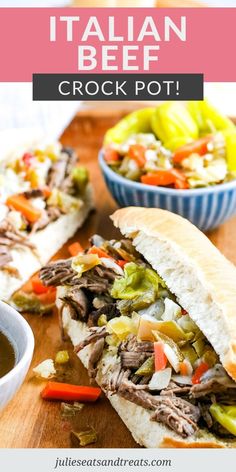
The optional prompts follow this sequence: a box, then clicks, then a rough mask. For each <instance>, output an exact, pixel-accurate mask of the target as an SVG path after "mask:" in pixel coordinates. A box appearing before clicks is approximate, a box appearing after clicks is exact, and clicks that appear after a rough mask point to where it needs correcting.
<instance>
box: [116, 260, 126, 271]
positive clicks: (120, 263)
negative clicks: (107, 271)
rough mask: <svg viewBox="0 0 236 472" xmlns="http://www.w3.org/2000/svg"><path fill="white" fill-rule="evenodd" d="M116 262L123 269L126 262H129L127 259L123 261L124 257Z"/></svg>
mask: <svg viewBox="0 0 236 472" xmlns="http://www.w3.org/2000/svg"><path fill="white" fill-rule="evenodd" d="M116 263H117V264H118V265H119V266H120V267H121V269H123V268H124V266H125V264H127V261H123V260H122V259H119V260H118V261H116Z"/></svg>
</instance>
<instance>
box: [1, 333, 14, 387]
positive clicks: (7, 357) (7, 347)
mask: <svg viewBox="0 0 236 472" xmlns="http://www.w3.org/2000/svg"><path fill="white" fill-rule="evenodd" d="M14 365H15V351H14V348H13V346H12V344H11V343H10V341H9V340H8V338H7V336H6V335H5V334H4V333H2V332H1V331H0V378H1V377H3V376H4V375H5V374H7V373H8V372H9V371H10V370H11V369H13V367H14Z"/></svg>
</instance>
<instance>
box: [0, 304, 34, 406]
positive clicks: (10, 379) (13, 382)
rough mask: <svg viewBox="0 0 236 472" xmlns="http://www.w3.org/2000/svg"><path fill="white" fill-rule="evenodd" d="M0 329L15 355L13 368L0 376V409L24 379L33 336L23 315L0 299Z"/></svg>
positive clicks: (31, 349) (31, 350)
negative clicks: (9, 342)
mask: <svg viewBox="0 0 236 472" xmlns="http://www.w3.org/2000/svg"><path fill="white" fill-rule="evenodd" d="M0 331H2V332H3V333H4V334H5V335H6V336H7V337H8V339H9V341H11V343H12V345H13V347H14V349H15V355H16V361H15V366H14V367H13V369H12V370H10V372H8V373H7V374H6V375H4V376H3V377H2V378H0V409H2V408H3V407H4V406H5V405H6V404H7V403H8V402H9V401H10V400H11V399H12V397H13V396H14V395H15V393H16V392H17V390H18V389H19V388H20V386H21V384H22V382H23V381H24V379H25V376H26V374H27V372H28V369H29V366H30V363H31V360H32V356H33V351H34V336H33V333H32V330H31V328H30V326H29V325H28V323H27V322H26V321H25V319H24V318H23V316H21V315H20V314H19V313H18V312H17V311H16V310H14V308H12V307H10V306H9V305H7V304H6V303H4V302H1V301H0Z"/></svg>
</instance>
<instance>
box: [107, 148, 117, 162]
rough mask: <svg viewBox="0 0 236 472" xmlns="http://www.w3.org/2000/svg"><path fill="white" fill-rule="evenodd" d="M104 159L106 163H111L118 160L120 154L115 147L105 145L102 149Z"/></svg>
mask: <svg viewBox="0 0 236 472" xmlns="http://www.w3.org/2000/svg"><path fill="white" fill-rule="evenodd" d="M104 159H105V161H106V162H107V163H108V164H112V162H116V161H119V160H120V156H119V154H118V152H117V151H116V150H115V149H112V148H110V147H107V148H105V150H104Z"/></svg>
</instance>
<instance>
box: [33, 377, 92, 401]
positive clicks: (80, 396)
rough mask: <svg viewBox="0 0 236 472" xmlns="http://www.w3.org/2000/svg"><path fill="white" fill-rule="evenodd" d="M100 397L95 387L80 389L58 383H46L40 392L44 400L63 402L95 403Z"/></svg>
mask: <svg viewBox="0 0 236 472" xmlns="http://www.w3.org/2000/svg"><path fill="white" fill-rule="evenodd" d="M100 395H101V389H100V388H97V387H82V386H80V385H70V384H65V383H60V382H48V383H47V385H46V387H45V388H44V389H43V390H42V392H41V397H42V398H43V399H44V400H63V401H81V402H95V401H96V400H97V399H98V398H99V396H100Z"/></svg>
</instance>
